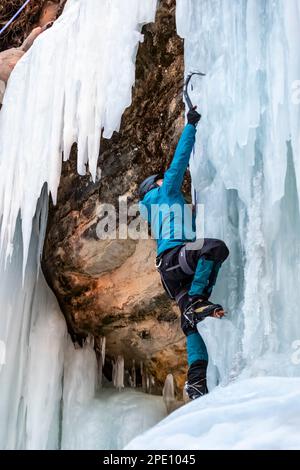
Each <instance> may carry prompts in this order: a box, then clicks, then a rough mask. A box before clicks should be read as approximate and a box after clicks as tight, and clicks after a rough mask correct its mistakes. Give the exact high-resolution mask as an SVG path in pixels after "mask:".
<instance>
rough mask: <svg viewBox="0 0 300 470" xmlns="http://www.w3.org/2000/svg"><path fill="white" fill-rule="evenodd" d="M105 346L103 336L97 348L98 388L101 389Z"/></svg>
mask: <svg viewBox="0 0 300 470" xmlns="http://www.w3.org/2000/svg"><path fill="white" fill-rule="evenodd" d="M105 346H106V338H105V336H103V337H101V338H100V344H99V347H98V353H99V356H98V388H99V389H100V388H102V376H103V367H104V364H105Z"/></svg>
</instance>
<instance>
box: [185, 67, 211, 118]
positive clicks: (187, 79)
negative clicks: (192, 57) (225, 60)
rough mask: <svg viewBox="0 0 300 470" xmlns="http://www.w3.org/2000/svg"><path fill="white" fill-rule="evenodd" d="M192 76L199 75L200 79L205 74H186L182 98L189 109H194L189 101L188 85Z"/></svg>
mask: <svg viewBox="0 0 300 470" xmlns="http://www.w3.org/2000/svg"><path fill="white" fill-rule="evenodd" d="M194 75H199V76H200V77H205V76H206V75H205V73H201V72H191V73H189V74H188V76H187V77H186V80H185V83H184V87H183V96H184V98H185V101H186V103H187V105H188V107H189V109H190V110H191V109H194V105H193V103H192V101H191V98H190V97H189V84H190V81H191V79H192V77H193V76H194Z"/></svg>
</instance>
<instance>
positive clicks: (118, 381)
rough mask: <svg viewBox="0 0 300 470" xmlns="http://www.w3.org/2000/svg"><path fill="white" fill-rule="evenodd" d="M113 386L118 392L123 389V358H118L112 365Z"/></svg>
mask: <svg viewBox="0 0 300 470" xmlns="http://www.w3.org/2000/svg"><path fill="white" fill-rule="evenodd" d="M112 375H113V377H112V378H113V385H114V387H115V388H117V389H118V390H119V391H121V389H122V388H124V357H123V356H118V357H117V360H116V361H115V362H114V363H113V374H112Z"/></svg>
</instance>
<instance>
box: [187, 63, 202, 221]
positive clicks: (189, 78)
mask: <svg viewBox="0 0 300 470" xmlns="http://www.w3.org/2000/svg"><path fill="white" fill-rule="evenodd" d="M194 75H198V76H200V77H205V73H202V72H190V73H189V74H188V76H187V77H186V80H185V82H184V87H183V96H184V98H185V101H186V104H187V105H188V107H189V110H190V111H191V110H192V109H194V105H193V103H192V100H191V98H190V97H189V84H190V81H191V79H192V77H193V76H194ZM193 155H194V157H195V147H194V148H193ZM189 170H190V167H189ZM194 203H195V207H196V216H197V191H196V190H195V189H194Z"/></svg>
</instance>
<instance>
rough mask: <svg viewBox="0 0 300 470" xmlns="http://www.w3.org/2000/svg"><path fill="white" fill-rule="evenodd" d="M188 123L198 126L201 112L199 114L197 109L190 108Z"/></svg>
mask: <svg viewBox="0 0 300 470" xmlns="http://www.w3.org/2000/svg"><path fill="white" fill-rule="evenodd" d="M187 119H188V123H189V124H192V125H193V126H195V127H196V126H197V124H198V122H199V121H200V119H201V114H199V113H198V112H197V111H196V109H195V108H194V109H190V111H189V112H188V115H187Z"/></svg>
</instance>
